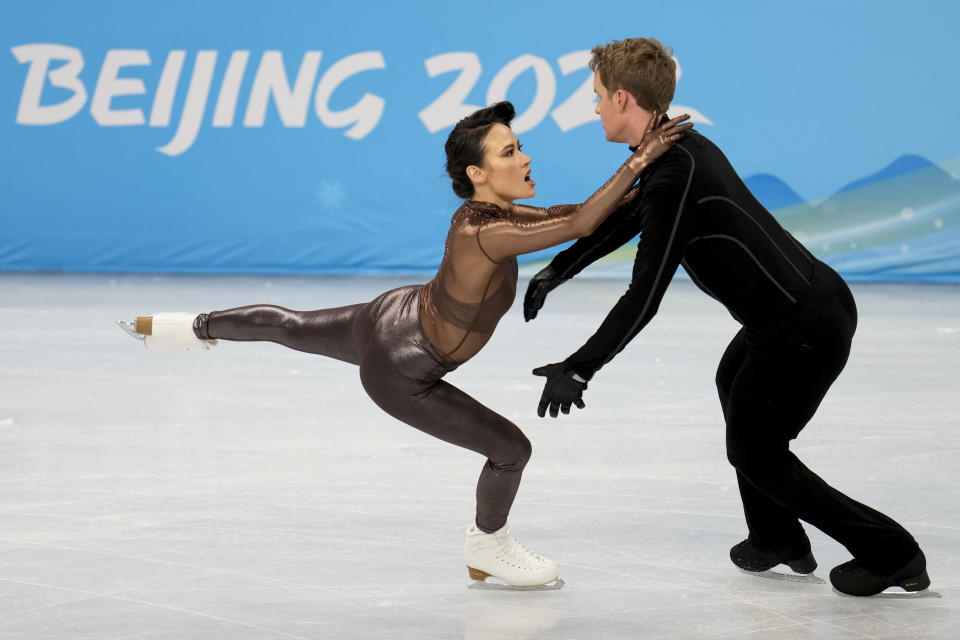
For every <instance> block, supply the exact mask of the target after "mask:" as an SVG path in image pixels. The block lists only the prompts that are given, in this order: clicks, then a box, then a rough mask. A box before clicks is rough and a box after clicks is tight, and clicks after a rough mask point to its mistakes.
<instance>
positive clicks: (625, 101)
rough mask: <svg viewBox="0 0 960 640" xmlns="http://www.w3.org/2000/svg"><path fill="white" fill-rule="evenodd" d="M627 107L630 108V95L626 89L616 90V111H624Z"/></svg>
mask: <svg viewBox="0 0 960 640" xmlns="http://www.w3.org/2000/svg"><path fill="white" fill-rule="evenodd" d="M628 106H630V94H629V93H627V91H626V89H617V109H618V110H620V111H624V110H626V108H627V107H628Z"/></svg>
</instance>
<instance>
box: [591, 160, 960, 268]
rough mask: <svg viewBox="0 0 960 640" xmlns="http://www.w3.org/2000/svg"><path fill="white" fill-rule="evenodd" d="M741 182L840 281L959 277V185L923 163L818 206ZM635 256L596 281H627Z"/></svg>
mask: <svg viewBox="0 0 960 640" xmlns="http://www.w3.org/2000/svg"><path fill="white" fill-rule="evenodd" d="M949 162H951V163H954V162H956V160H953V161H949ZM744 182H745V183H746V185H747V186H748V187H749V188H750V190H751V191H752V192H753V193H754V195H755V196H756V197H757V199H758V200H760V202H761V203H763V204H764V206H766V207H767V208H768V209H769V210H770V211H771V212H772V213H773V215H774V217H776V218H777V220H778V221H779V222H780V223H781V224H782V225H783V226H784V227H785V228H786V229H787V230H788V231H790V233H791V234H793V235H794V236H795V237H796V238H797V240H799V241H800V242H802V243H803V244H804V245H805V246H806V247H807V248H808V249H810V251H811V252H813V253H814V254H815V255H816V256H817V257H819V258H821V259H823V260H825V261H827V262H829V263H830V264H831V265H833V266H834V267H835V268H838V269H839V270H840V271H841V273H843V274H844V275H852V276H854V277H860V278H862V279H892V280H897V279H903V278H907V279H910V278H914V279H915V278H916V277H917V276H918V275H919V276H921V277H924V278H926V279H941V280H943V279H948V280H949V279H956V278H957V277H958V276H960V256H958V255H957V248H958V247H960V179H958V178H956V177H954V176H953V175H951V174H950V173H948V172H947V171H944V170H943V169H942V168H940V166H938V165H937V164H935V163H933V162H931V161H929V160H927V159H926V158H923V157H921V156H917V155H903V156H900V157H899V158H897V159H895V160H894V161H893V162H891V163H890V164H889V165H887V166H886V167H884V168H883V169H881V170H880V171H877V172H876V173H873V174H871V175H868V176H865V177H863V178H859V179H857V180H854V181H853V182H850V183H849V184H847V185H845V186H844V187H842V188H841V189H839V190H838V191H837V192H836V193H834V194H833V195H831V196H829V197H827V198H825V199H823V200H821V201H819V202H806V201H804V199H803V198H802V197H801V196H799V195H798V194H797V193H796V191H794V190H793V189H792V188H791V187H790V186H789V185H788V184H787V183H786V182H784V181H783V180H781V179H780V178H778V177H776V176H773V175H769V174H757V175H753V176H750V177H748V178H746V179H744ZM635 252H636V249H635V245H634V244H633V243H629V244H627V245H626V246H624V247H622V248H621V249H618V250H617V251H615V252H613V253H611V254H610V255H609V256H607V258H606V259H605V260H604V261H603V262H604V263H605V264H602V265H597V266H598V269H599V271H601V272H602V274H600V275H616V276H617V277H619V276H620V275H624V274H627V275H628V274H629V272H630V266H631V263H632V260H633V256H634V254H635ZM608 261H609V262H608ZM618 263H619V264H618ZM591 268H593V267H591ZM621 272H623V273H621Z"/></svg>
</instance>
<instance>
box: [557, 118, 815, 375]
mask: <svg viewBox="0 0 960 640" xmlns="http://www.w3.org/2000/svg"><path fill="white" fill-rule="evenodd" d="M639 189H640V192H639V194H638V197H636V198H634V199H633V200H632V201H631V202H630V203H629V204H626V205H624V206H621V207H620V208H618V209H617V210H616V211H614V212H613V213H612V214H611V215H610V216H609V217H608V218H607V219H606V220H605V221H604V222H603V223H602V224H601V225H600V227H598V228H597V229H596V230H595V231H594V232H593V233H592V234H591V235H589V236H587V237H585V238H581V239H580V240H578V241H577V242H575V243H574V244H573V245H572V246H571V247H569V248H568V249H566V250H564V251H562V252H560V253H559V254H557V256H556V257H555V258H554V259H553V261H552V262H551V266H552V267H553V268H554V270H555V271H556V272H557V274H558V275H559V276H560V277H561V278H564V279H568V278H571V277H573V276H574V275H576V274H577V273H579V272H580V271H581V270H582V269H583V268H584V267H586V266H587V265H589V264H590V263H592V262H594V261H595V260H597V259H599V258H601V257H603V256H605V255H607V254H608V253H610V252H611V251H613V250H615V249H617V248H618V247H620V246H621V245H623V244H625V243H626V242H627V241H629V240H630V239H631V238H633V237H635V236H636V235H637V234H638V233H639V234H640V241H639V243H638V244H637V254H636V258H635V260H634V264H633V277H632V280H631V282H630V286H629V288H628V289H627V291H626V293H624V294H623V296H622V297H621V298H620V300H619V301H618V302H617V303H616V305H615V306H614V307H613V309H611V310H610V312H609V313H608V314H607V317H606V319H604V321H603V323H602V324H601V325H600V327H599V329H597V331H596V333H594V334H593V336H592V337H591V338H590V339H589V340H587V342H586V343H585V344H584V345H583V346H582V347H580V349H578V350H577V351H576V352H575V353H574V354H573V355H572V356H570V357H569V358H568V359H567V362H568V363H569V364H570V365H571V366H572V367H573V369H574V371H576V372H577V373H578V374H580V375H581V376H583V377H585V378H590V377H591V376H592V375H593V374H594V373H595V372H596V371H597V370H598V369H599V368H600V367H602V366H603V365H604V364H606V363H607V362H609V361H610V360H611V359H613V357H614V356H615V355H616V354H617V353H619V352H620V351H621V350H622V349H623V348H624V347H625V346H626V344H627V343H628V342H629V341H630V340H631V339H633V337H634V336H635V335H636V334H637V333H638V332H639V331H640V330H641V329H643V327H644V326H646V324H647V323H648V322H650V320H651V318H653V316H654V315H655V314H656V312H657V309H658V308H659V305H660V300H661V299H662V298H663V295H664V293H665V292H666V289H667V286H668V285H669V284H670V281H671V279H672V277H673V275H674V272H675V271H676V270H677V266H678V265H680V264H682V265H683V267H684V269H685V270H686V271H687V273H688V274H689V275H690V278H691V279H692V280H693V282H694V283H695V284H696V285H697V286H698V287H699V288H700V289H702V290H703V291H704V292H706V293H707V294H708V295H710V296H711V297H713V298H715V299H716V300H718V301H719V302H721V303H722V304H723V305H724V306H725V307H726V308H727V310H728V311H729V312H730V313H731V314H732V315H733V317H734V318H735V319H736V320H737V321H738V322H740V323H741V324H743V325H745V326H747V327H755V328H765V327H773V326H783V325H785V324H789V323H791V322H792V321H793V320H795V319H796V318H797V316H798V315H799V314H803V313H805V312H806V310H808V309H809V307H810V303H811V301H810V296H811V295H812V294H811V291H812V288H811V283H812V282H813V279H814V268H815V266H816V265H817V264H819V261H818V260H817V259H816V258H814V257H813V256H812V255H811V254H810V253H809V252H808V251H807V250H806V249H805V248H804V247H803V246H802V245H801V244H800V243H799V242H797V241H796V240H795V239H794V238H793V236H791V235H790V234H789V233H788V232H787V231H786V230H785V229H784V228H783V227H781V226H780V224H779V223H778V222H777V221H776V220H775V219H774V218H773V216H772V215H771V214H770V212H768V211H767V210H766V209H765V208H764V207H763V205H761V204H760V203H759V202H758V201H757V199H756V198H754V197H753V195H752V194H751V193H750V191H749V189H747V187H746V185H745V184H744V183H743V181H742V180H741V179H740V177H739V176H738V175H737V174H736V172H735V171H734V170H733V167H731V166H730V163H729V161H728V160H727V158H726V157H725V156H724V155H723V153H722V152H721V151H720V149H719V148H717V146H716V145H714V144H713V143H712V142H710V141H709V140H708V139H707V138H705V137H704V136H702V135H700V134H699V133H697V132H695V131H690V132H689V133H687V135H686V136H685V137H684V138H683V139H682V140H681V141H680V142H678V143H677V144H676V145H675V146H674V147H673V148H671V149H670V150H669V151H667V152H666V153H665V154H664V155H663V156H662V157H661V158H660V159H659V160H657V161H656V162H655V163H653V164H652V165H651V166H650V167H649V168H647V169H646V170H645V171H644V172H643V174H642V175H641V177H640V185H639Z"/></svg>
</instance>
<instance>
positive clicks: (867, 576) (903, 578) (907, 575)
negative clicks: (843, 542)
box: [830, 551, 930, 596]
mask: <svg viewBox="0 0 960 640" xmlns="http://www.w3.org/2000/svg"><path fill="white" fill-rule="evenodd" d="M830 583H831V584H832V585H833V588H834V589H836V590H837V591H839V592H840V593H845V594H847V595H848V596H875V595H877V594H878V593H881V592H883V591H884V590H886V589H887V588H889V587H900V588H901V589H903V590H904V591H923V590H924V589H926V588H927V587H929V586H930V577H929V576H928V575H927V559H926V557H924V555H923V551H917V555H915V556H913V559H912V560H910V562H908V563H907V564H906V565H905V566H904V567H903V568H901V569H900V570H899V571H896V572H895V573H893V574H892V575H889V576H878V575H877V574H875V573H871V572H870V571H867V570H866V569H865V568H864V567H863V565H862V564H860V561H859V560H851V561H849V562H844V563H843V564H841V565H837V566H836V567H834V568H833V570H832V571H831V572H830Z"/></svg>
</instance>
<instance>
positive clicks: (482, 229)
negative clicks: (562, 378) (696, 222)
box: [194, 154, 648, 532]
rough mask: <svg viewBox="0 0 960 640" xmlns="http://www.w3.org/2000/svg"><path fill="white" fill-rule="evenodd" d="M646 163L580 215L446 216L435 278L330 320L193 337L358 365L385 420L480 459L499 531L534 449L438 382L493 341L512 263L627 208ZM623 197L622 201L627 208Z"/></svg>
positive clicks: (282, 318) (630, 165)
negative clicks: (260, 343) (281, 348)
mask: <svg viewBox="0 0 960 640" xmlns="http://www.w3.org/2000/svg"><path fill="white" fill-rule="evenodd" d="M647 162H648V160H647V159H646V157H643V156H641V155H639V154H634V155H633V156H631V157H630V158H629V159H628V160H627V162H625V163H624V165H623V166H622V167H620V169H618V170H617V172H616V173H615V174H614V175H613V176H612V177H611V178H610V179H609V180H608V181H607V182H606V183H605V184H604V185H603V186H602V187H601V188H600V189H598V190H597V191H596V193H594V194H593V195H592V196H590V198H589V199H587V201H585V202H584V203H583V204H580V205H562V206H555V207H551V208H550V209H540V208H536V207H528V206H519V205H513V206H512V207H511V208H510V210H509V211H505V210H503V209H501V208H499V207H497V206H494V205H490V204H484V203H476V202H466V203H464V204H463V206H461V207H460V208H459V209H458V210H457V212H456V213H455V214H454V216H453V221H452V223H451V227H450V232H449V235H448V236H447V244H446V251H445V253H444V257H443V261H442V263H441V265H440V269H439V270H438V272H437V274H436V276H435V277H434V278H433V279H432V280H431V281H430V282H428V283H427V284H425V285H410V286H407V287H401V288H399V289H394V290H392V291H388V292H386V293H384V294H382V295H380V296H379V297H377V298H376V299H374V300H372V301H370V302H368V303H365V304H355V305H350V306H347V307H339V308H335V309H321V310H317V311H292V310H290V309H285V308H283V307H277V306H273V305H253V306H247V307H239V308H235V309H228V310H225V311H213V312H211V313H209V314H201V315H200V316H198V318H197V321H196V322H195V324H194V331H195V332H196V334H197V336H198V337H201V338H204V339H209V338H218V339H221V340H245V341H246V340H266V341H271V342H277V343H279V344H282V345H285V346H287V347H290V348H292V349H298V350H300V351H306V352H308V353H316V354H320V355H324V356H328V357H331V358H336V359H338V360H343V361H345V362H350V363H352V364H356V365H359V368H360V380H361V382H362V384H363V387H364V389H365V390H366V392H367V394H368V395H369V396H370V398H371V399H373V401H374V402H376V403H377V405H379V406H380V407H381V408H382V409H383V410H384V411H386V412H387V413H389V414H390V415H392V416H393V417H395V418H397V419H399V420H401V421H403V422H406V423H407V424H409V425H411V426H413V427H416V428H417V429H420V430H421V431H424V432H426V433H429V434H430V435H433V436H435V437H437V438H440V439H441V440H445V441H447V442H450V443H453V444H456V445H458V446H461V447H465V448H467V449H470V450H472V451H476V452H478V453H481V454H483V455H484V456H486V457H487V461H486V463H485V464H484V467H483V470H482V471H481V474H480V480H479V482H478V483H477V514H476V524H477V526H478V527H479V528H480V529H481V530H483V531H486V532H493V531H496V530H498V529H500V528H501V527H503V525H504V524H505V523H506V520H507V516H508V514H509V512H510V507H511V505H512V504H513V499H514V496H515V495H516V492H517V489H518V487H519V485H520V476H521V472H522V471H523V468H524V466H525V465H526V463H527V460H528V459H529V457H530V451H531V446H530V441H529V440H528V439H527V438H526V436H524V434H523V432H521V431H520V429H519V428H518V427H517V426H516V425H515V424H513V423H512V422H510V421H509V420H507V419H506V418H504V417H503V416H501V415H499V414H497V413H495V412H493V411H491V410H490V409H488V408H487V407H485V406H484V405H482V404H480V403H479V402H477V401H476V400H474V399H473V398H471V397H470V396H468V395H467V394H465V393H464V392H462V391H461V390H460V389H458V388H456V387H454V386H453V385H451V384H449V383H447V382H445V381H443V380H441V378H442V377H443V376H444V374H446V373H447V372H449V371H452V370H454V369H455V368H456V367H457V366H458V365H459V364H461V363H463V362H466V361H467V360H469V359H470V358H471V357H472V356H473V355H474V354H476V353H477V352H478V351H479V350H480V349H481V348H482V347H483V345H484V344H486V343H487V341H488V340H489V339H490V336H491V335H492V334H493V330H494V329H495V328H496V326H497V323H498V322H499V321H500V318H501V317H503V315H504V314H505V313H506V312H507V310H508V309H509V308H510V306H511V304H512V303H513V299H514V295H515V293H516V287H517V260H516V256H517V255H520V254H523V253H529V252H532V251H538V250H540V249H545V248H547V247H551V246H554V245H556V244H560V243H562V242H566V241H567V240H572V239H574V238H578V237H582V236H584V235H587V234H588V233H590V232H591V231H592V230H593V229H595V228H596V227H597V225H599V224H600V222H602V221H603V219H604V218H605V217H606V216H607V215H609V213H610V212H611V211H613V209H614V208H615V207H616V206H618V205H620V204H623V203H624V200H625V196H626V194H627V190H628V189H630V187H631V186H632V185H633V184H634V182H635V181H636V179H637V176H639V174H640V172H641V171H642V169H643V168H644V166H645V165H646V164H647ZM630 197H631V196H626V199H629V198H630Z"/></svg>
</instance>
